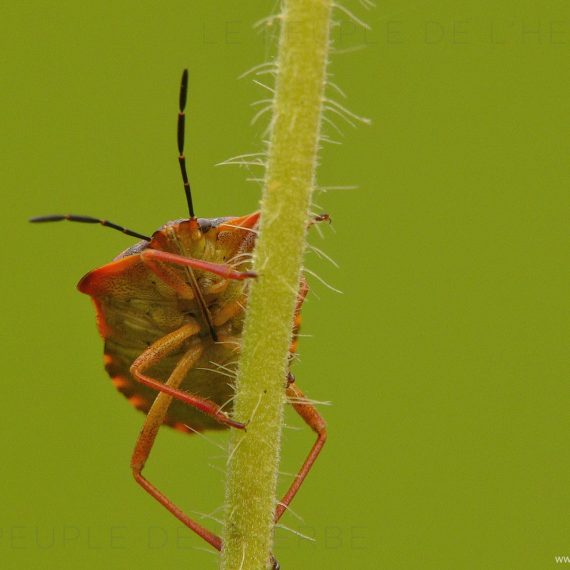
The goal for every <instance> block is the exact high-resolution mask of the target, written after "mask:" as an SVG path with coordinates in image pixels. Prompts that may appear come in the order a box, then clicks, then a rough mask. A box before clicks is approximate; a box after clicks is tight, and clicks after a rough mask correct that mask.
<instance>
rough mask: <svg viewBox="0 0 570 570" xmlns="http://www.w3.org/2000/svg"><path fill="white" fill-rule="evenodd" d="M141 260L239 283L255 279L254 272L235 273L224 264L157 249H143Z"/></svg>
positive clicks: (235, 271)
mask: <svg viewBox="0 0 570 570" xmlns="http://www.w3.org/2000/svg"><path fill="white" fill-rule="evenodd" d="M140 255H141V259H142V260H143V261H144V262H145V263H147V260H156V261H162V262H166V263H173V264H175V265H182V266H186V267H191V268H192V269H198V270H200V271H207V272H209V273H213V274H214V275H218V276H220V277H223V278H224V279H235V280H238V281H241V280H243V279H248V278H252V277H257V274H256V273H255V272H254V271H237V270H235V269H233V268H232V267H231V266H230V265H227V264H224V263H213V262H211V261H204V260H202V259H194V258H192V257H184V256H182V255H177V254H175V253H169V252H167V251H161V250H159V249H145V250H144V251H143V252H142V253H141V254H140Z"/></svg>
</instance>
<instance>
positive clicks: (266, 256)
mask: <svg viewBox="0 0 570 570" xmlns="http://www.w3.org/2000/svg"><path fill="white" fill-rule="evenodd" d="M331 10H332V2H331V1H330V0H286V1H285V2H284V5H283V12H282V14H281V17H280V19H281V35H280V40H279V53H278V61H277V76H276V92H275V97H274V101H273V116H272V122H271V137H270V143H269V148H268V161H267V169H266V174H265V184H264V190H263V196H262V202H261V226H260V229H259V236H258V238H257V245H256V249H255V253H254V269H255V271H257V273H258V275H259V277H258V278H257V279H256V280H254V281H253V282H252V284H251V290H250V294H249V300H248V307H247V315H246V321H245V328H244V334H243V344H242V353H241V357H240V363H239V373H238V379H237V392H236V398H235V402H234V417H235V418H236V419H237V420H239V421H243V422H248V423H247V430H246V431H243V430H232V435H231V440H230V455H229V460H228V475H227V487H226V521H225V529H224V536H223V544H224V547H223V552H222V562H221V568H222V569H223V570H238V569H239V570H262V569H264V568H267V566H268V565H269V561H270V552H271V548H272V543H273V529H274V512H275V506H276V496H275V494H276V485H277V473H278V467H279V454H280V443H281V429H282V424H283V409H284V404H285V382H286V374H287V368H288V354H289V352H288V351H289V344H290V342H291V331H292V323H293V315H294V311H295V305H296V302H297V292H298V289H299V280H300V276H301V270H302V264H303V254H304V251H305V239H306V231H307V221H308V218H309V211H310V205H311V192H312V190H313V186H314V180H315V168H316V163H317V149H318V141H319V130H320V123H321V113H322V105H323V97H324V88H325V82H326V64H327V57H328V50H329V28H330V17H331Z"/></svg>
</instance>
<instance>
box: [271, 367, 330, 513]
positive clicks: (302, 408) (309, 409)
mask: <svg viewBox="0 0 570 570" xmlns="http://www.w3.org/2000/svg"><path fill="white" fill-rule="evenodd" d="M287 398H288V399H289V401H290V403H291V405H292V406H293V408H294V409H295V411H296V412H297V413H298V414H299V415H300V416H301V417H302V418H303V420H304V421H305V423H306V424H307V425H308V426H309V427H310V428H311V429H312V430H313V431H314V432H315V433H316V434H317V441H316V442H315V443H314V444H313V447H312V448H311V450H310V451H309V454H308V455H307V458H306V459H305V462H304V463H303V465H302V466H301V469H299V472H298V473H297V475H296V476H295V479H294V481H293V483H291V486H290V487H289V490H288V491H287V492H286V493H285V495H284V496H283V498H282V499H281V501H280V502H279V503H278V505H277V508H276V509H275V522H277V521H279V519H280V518H281V517H282V515H283V513H284V512H285V510H286V509H287V507H288V506H289V504H290V503H291V501H292V500H293V498H294V497H295V495H296V494H297V491H298V490H299V489H300V488H301V485H302V484H303V481H304V480H305V478H306V477H307V475H308V473H309V471H310V470H311V468H312V467H313V464H314V463H315V461H316V459H317V457H318V456H319V453H320V452H321V450H322V448H323V445H324V444H325V442H326V440H327V427H326V423H325V420H324V419H323V417H322V416H321V414H319V412H318V411H317V409H316V408H315V406H313V404H311V403H310V402H309V401H308V400H307V398H306V397H305V395H304V394H303V392H302V391H301V390H300V389H299V388H298V387H297V385H296V384H295V383H294V380H293V377H292V376H289V377H288V386H287Z"/></svg>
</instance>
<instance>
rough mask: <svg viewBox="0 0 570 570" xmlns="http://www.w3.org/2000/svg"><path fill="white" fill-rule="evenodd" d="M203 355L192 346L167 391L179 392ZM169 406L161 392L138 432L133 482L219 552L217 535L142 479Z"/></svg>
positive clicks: (174, 372)
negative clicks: (185, 378)
mask: <svg viewBox="0 0 570 570" xmlns="http://www.w3.org/2000/svg"><path fill="white" fill-rule="evenodd" d="M201 354H202V347H201V345H200V344H195V345H194V346H192V347H191V348H190V349H189V350H188V351H187V352H186V354H185V355H184V356H183V357H182V358H181V359H180V360H179V362H178V364H177V365H176V368H175V369H174V370H173V371H172V374H171V375H170V377H169V378H168V380H167V382H166V384H165V385H166V386H169V387H170V388H174V389H175V388H178V387H179V386H180V384H181V383H182V381H183V380H184V377H185V376H186V374H187V372H188V370H190V369H191V368H192V367H193V366H195V364H196V362H197V361H198V359H199V358H200V355H201ZM171 402H172V396H170V395H169V394H165V393H163V392H161V393H159V394H158V395H157V397H156V399H155V400H154V403H153V404H152V406H151V408H150V410H149V412H148V414H147V416H146V420H145V423H144V425H143V427H142V429H141V432H140V434H139V437H138V439H137V443H136V445H135V449H134V451H133V455H132V458H131V469H132V472H133V475H134V478H135V480H136V482H137V483H138V484H139V485H140V486H141V487H142V488H143V489H144V490H145V491H146V492H147V493H149V494H150V495H151V496H152V497H154V498H155V499H156V500H157V501H158V502H159V503H160V504H161V505H162V506H164V507H165V508H166V509H167V510H168V511H169V512H171V513H172V514H173V515H174V516H175V517H176V518H177V519H178V520H179V521H181V522H182V523H183V524H185V525H186V526H187V527H188V528H189V529H190V530H192V531H194V532H195V533H196V534H197V535H198V536H200V537H201V538H203V539H204V540H205V541H206V542H208V543H209V544H211V545H212V546H213V547H214V548H216V549H217V550H220V549H221V546H222V540H221V538H220V537H219V536H217V535H216V534H214V533H212V532H210V531H209V530H208V529H207V528H205V527H203V526H202V525H201V524H200V523H198V522H196V521H195V520H194V519H192V518H190V517H189V516H188V515H187V514H186V513H184V512H183V511H182V510H181V509H180V508H178V507H177V506H176V505H175V504H174V503H173V502H172V501H171V500H170V499H169V498H168V497H166V496H165V495H164V494H163V493H161V492H160V491H159V490H158V489H157V488H156V487H155V486H154V485H153V484H152V483H150V482H149V481H148V480H147V479H146V478H145V477H143V475H142V470H143V468H144V466H145V464H146V461H147V459H148V457H149V455H150V452H151V450H152V447H153V445H154V442H155V439H156V435H157V433H158V430H159V428H160V426H161V425H162V423H163V422H164V418H165V416H166V413H167V412H168V407H169V406H170V403H171Z"/></svg>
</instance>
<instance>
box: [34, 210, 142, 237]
mask: <svg viewBox="0 0 570 570" xmlns="http://www.w3.org/2000/svg"><path fill="white" fill-rule="evenodd" d="M63 220H67V221H68V222H81V223H83V224H100V225H102V226H105V227H107V228H112V229H113V230H117V231H119V232H123V233H124V234H127V235H128V236H132V237H135V238H139V239H144V240H146V241H150V239H151V238H150V237H148V236H145V235H143V234H139V233H138V232H134V231H133V230H129V229H127V228H125V227H123V226H119V225H117V224H114V223H113V222H110V221H109V220H101V219H99V218H92V217H90V216H75V215H73V214H67V215H55V216H38V217H37V218H30V222H32V223H34V224H38V223H40V224H41V223H44V222H61V221H63Z"/></svg>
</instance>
